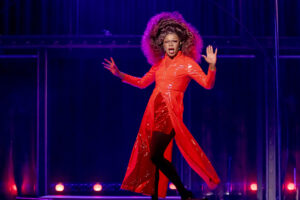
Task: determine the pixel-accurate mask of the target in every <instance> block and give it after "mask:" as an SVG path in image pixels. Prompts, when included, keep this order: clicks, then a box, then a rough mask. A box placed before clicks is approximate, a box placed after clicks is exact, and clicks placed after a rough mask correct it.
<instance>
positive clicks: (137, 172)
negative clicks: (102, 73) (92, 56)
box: [121, 51, 220, 197]
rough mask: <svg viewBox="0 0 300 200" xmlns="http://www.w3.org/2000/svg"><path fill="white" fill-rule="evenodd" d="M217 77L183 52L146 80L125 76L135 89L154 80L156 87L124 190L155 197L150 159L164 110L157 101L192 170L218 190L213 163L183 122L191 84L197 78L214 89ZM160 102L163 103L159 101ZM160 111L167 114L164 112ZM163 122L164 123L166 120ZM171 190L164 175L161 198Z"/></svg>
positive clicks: (157, 67)
mask: <svg viewBox="0 0 300 200" xmlns="http://www.w3.org/2000/svg"><path fill="white" fill-rule="evenodd" d="M215 74H216V71H212V70H210V69H209V70H208V73H207V75H206V74H205V73H204V72H203V71H202V69H201V67H200V66H199V65H198V64H197V63H196V62H195V61H194V60H193V59H192V58H190V57H187V56H185V55H183V54H182V53H181V52H180V51H179V52H178V54H177V56H176V57H175V58H173V59H171V58H169V56H167V55H166V56H165V57H164V58H163V59H162V60H161V61H160V62H159V63H157V64H156V65H153V66H152V67H151V69H150V70H149V71H148V72H147V73H146V74H145V75H144V76H143V77H142V78H138V77H134V76H130V75H128V74H125V76H124V78H123V82H125V83H128V84H131V85H133V86H136V87H139V88H145V87H147V86H149V85H150V84H151V83H153V82H154V81H155V83H156V85H155V88H154V90H153V92H152V95H151V97H150V99H149V102H148V105H147V107H146V110H145V113H144V116H143V119H142V122H141V125H140V129H139V132H138V135H137V138H136V141H135V144H134V147H133V150H132V153H131V156H130V160H129V164H128V168H127V171H126V174H125V178H124V180H123V183H122V186H121V189H124V190H130V191H133V192H137V193H143V194H146V195H153V194H154V189H155V187H154V181H155V169H156V167H155V165H154V164H153V163H152V161H151V160H150V152H149V150H150V141H151V137H152V132H153V131H154V129H155V126H156V125H157V122H155V119H154V115H155V113H156V112H157V111H156V110H155V109H156V108H157V107H158V108H159V107H160V106H157V105H155V104H156V103H157V102H160V103H162V105H166V107H167V109H166V110H167V115H160V116H166V117H167V118H166V119H168V120H169V121H171V123H170V126H172V127H171V128H173V129H174V130H175V141H176V144H177V146H178V148H179V150H180V152H181V153H182V155H183V157H184V158H185V160H186V161H187V163H188V164H189V165H190V167H191V168H192V169H193V170H194V171H195V172H196V173H197V174H198V175H199V176H200V177H201V178H202V179H203V180H204V181H205V182H206V183H207V185H208V187H210V188H215V187H216V185H217V184H219V183H220V179H219V177H218V175H217V173H216V172H215V170H214V168H213V166H212V165H211V163H210V161H209V160H208V158H207V157H206V155H205V154H204V152H203V150H202V149H201V147H200V146H199V145H198V143H197V142H196V140H195V139H194V138H193V136H192V135H191V133H190V132H189V130H188V129H187V128H186V126H185V125H184V123H183V96H184V92H185V90H186V88H187V86H188V84H189V82H190V81H191V79H193V80H195V81H196V82H197V83H199V84H200V85H201V86H203V87H204V88H206V89H211V88H212V87H213V85H214V82H215ZM161 97H162V98H161ZM158 99H161V100H159V101H157V100H158ZM158 111H161V112H164V109H159V110H158ZM168 120H166V121H168ZM156 121H157V120H156ZM159 121H160V122H161V123H164V122H163V120H159ZM172 146H173V142H171V143H170V144H169V146H168V147H167V149H166V151H165V153H164V156H165V158H166V159H168V160H169V161H171V158H172ZM167 187H168V179H167V178H166V177H165V176H164V175H163V174H162V172H160V174H159V186H158V196H159V197H165V196H166V192H167Z"/></svg>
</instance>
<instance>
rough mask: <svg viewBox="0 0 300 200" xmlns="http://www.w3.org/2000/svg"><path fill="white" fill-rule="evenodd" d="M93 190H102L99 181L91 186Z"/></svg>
mask: <svg viewBox="0 0 300 200" xmlns="http://www.w3.org/2000/svg"><path fill="white" fill-rule="evenodd" d="M93 189H94V191H96V192H100V191H102V185H101V184H100V183H96V184H95V185H94V187H93Z"/></svg>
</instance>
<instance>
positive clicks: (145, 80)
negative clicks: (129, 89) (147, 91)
mask: <svg viewBox="0 0 300 200" xmlns="http://www.w3.org/2000/svg"><path fill="white" fill-rule="evenodd" d="M155 71H156V70H155V66H152V67H151V69H150V70H149V71H148V72H147V73H146V74H145V75H144V76H143V77H142V78H139V77H135V76H131V75H129V74H124V78H123V79H122V82H124V83H127V84H130V85H132V86H135V87H138V88H141V89H143V88H146V87H148V86H149V85H150V84H151V83H153V82H154V80H155Z"/></svg>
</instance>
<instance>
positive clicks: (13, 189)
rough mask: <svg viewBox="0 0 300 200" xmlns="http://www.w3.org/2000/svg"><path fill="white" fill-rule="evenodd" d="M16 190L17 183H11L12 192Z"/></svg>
mask: <svg viewBox="0 0 300 200" xmlns="http://www.w3.org/2000/svg"><path fill="white" fill-rule="evenodd" d="M17 191H18V188H17V185H16V184H13V185H12V192H13V193H16V192H17Z"/></svg>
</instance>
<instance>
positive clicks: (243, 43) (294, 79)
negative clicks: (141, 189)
mask: <svg viewBox="0 0 300 200" xmlns="http://www.w3.org/2000/svg"><path fill="white" fill-rule="evenodd" d="M273 8H274V2H273V1H271V0H266V1H258V0H254V1H243V0H225V1H224V0H223V1H221V0H219V1H217V0H214V1H210V0H189V1H181V0H176V1H171V0H168V1H167V0H166V1H158V0H153V1H150V0H149V1H139V0H125V1H121V0H110V1H108V0H107V1H105V0H102V1H100V0H85V1H83V0H65V1H60V0H52V1H50V0H43V1H37V0H24V1H21V0H2V1H1V2H0V42H1V43H0V55H1V56H2V57H0V134H1V136H0V137H1V138H0V144H1V148H0V183H1V185H0V186H1V188H2V190H3V191H6V190H7V187H6V184H7V183H16V185H17V188H18V192H19V195H26V194H42V193H49V194H51V193H54V192H53V190H52V189H51V184H55V183H57V182H64V183H94V182H101V183H121V181H122V179H123V176H124V174H125V170H126V167H127V163H128V160H129V156H130V152H131V149H132V146H133V143H134V140H135V137H136V134H137V132H138V129H139V124H140V122H141V119H142V115H143V112H144V109H145V107H146V104H147V100H148V98H149V97H150V94H151V92H152V89H153V85H151V86H150V87H149V88H147V89H145V90H139V89H137V88H134V87H131V86H129V85H126V84H122V83H121V81H120V80H119V79H118V78H116V77H113V76H112V75H111V74H110V73H109V72H108V71H106V70H105V69H104V68H103V67H102V64H101V63H102V61H103V59H104V58H109V57H110V56H113V57H114V59H115V61H116V63H117V65H118V67H119V68H120V70H121V71H124V72H126V73H128V74H131V75H135V76H142V75H143V74H144V73H146V72H147V70H148V69H149V68H150V66H149V64H147V62H146V58H145V57H144V56H143V54H142V52H141V50H140V48H139V41H140V37H141V35H142V34H143V31H144V29H145V27H146V24H147V22H148V20H149V19H150V18H151V17H152V16H153V15H155V14H157V13H159V12H162V11H179V12H180V13H181V14H182V15H183V17H184V18H185V19H186V21H188V22H190V23H191V24H192V25H194V26H195V27H196V28H197V29H198V30H199V33H200V34H201V35H202V36H203V40H204V46H206V45H208V44H213V45H214V47H218V48H219V51H218V54H219V58H218V64H217V70H218V72H217V77H216V84H215V87H214V88H213V89H212V90H204V89H203V88H201V86H199V85H197V84H196V82H193V81H192V82H191V84H190V86H189V88H188V90H187V92H186V94H185V99H184V104H185V113H184V121H185V123H186V124H187V126H188V128H189V129H190V130H191V133H192V134H193V135H194V137H195V138H196V139H197V141H198V142H199V144H200V146H201V147H202V148H203V149H204V151H205V152H206V153H207V155H208V157H209V158H210V160H211V162H212V164H213V165H214V167H215V169H216V171H217V172H218V174H219V175H220V178H221V180H222V184H221V186H220V188H218V190H219V191H221V192H224V191H227V190H228V187H227V186H228V184H232V185H233V186H234V187H233V190H236V191H243V192H245V190H244V189H243V188H244V186H245V187H248V186H247V185H248V184H249V183H251V182H256V181H258V179H259V180H261V181H262V182H263V184H264V181H265V179H264V178H265V173H264V170H265V153H266V152H265V150H264V149H265V143H266V140H265V129H266V118H265V112H266V109H268V105H267V104H266V101H265V95H266V91H265V84H266V82H265V81H266V78H268V70H267V69H268V68H272V67H274V65H275V64H274V63H275V62H274V61H275V60H274V46H275V42H274V29H275V28H274V9H273ZM299 10H300V1H297V0H290V1H283V0H282V1H279V33H280V38H281V41H282V43H281V44H283V45H282V46H280V47H283V48H281V49H280V55H281V57H280V62H279V63H280V68H279V102H280V120H281V127H280V128H281V131H282V140H281V142H282V159H281V163H282V169H281V171H282V180H283V182H284V181H288V180H290V181H292V180H293V176H294V175H293V173H294V169H296V174H297V180H300V177H299V173H300V172H299V168H300V164H299V162H300V161H299V157H300V155H299V142H300V141H299V132H300V124H299V123H300V110H299V109H300V108H299V106H300V105H299V102H300V95H299V91H300V90H299V89H300V88H299V87H300V80H299V77H298V76H299V72H300V68H299V64H300V63H299V62H300V60H299V58H300V51H299V50H300V48H299V46H297V45H296V44H298V43H299V38H300V17H299V16H298V13H297V12H298V11H299ZM91 38H94V39H95V38H96V39H95V40H91ZM99 38H100V39H101V40H102V41H106V40H108V41H109V42H111V43H109V45H107V46H97V45H99V42H98V40H100V39H99ZM75 40H76V42H78V44H79V46H77V47H76V46H72V43H70V41H75ZM120 40H122V41H123V40H125V41H133V42H132V43H130V42H127V43H126V45H127V47H128V48H126V45H125V46H115V45H114V44H115V42H116V43H117V44H118V42H119V41H120ZM28 41H29V43H28ZM65 41H66V42H65ZM64 42H65V43H64ZM70 44H71V45H70ZM94 44H95V45H94ZM93 45H94V46H93ZM9 55H14V56H13V57H9ZM20 55H21V56H22V55H23V56H24V55H25V56H27V57H21V56H20ZM30 55H34V56H32V57H30ZM240 55H248V56H245V57H242V56H240ZM288 56H290V57H288ZM38 66H39V67H38ZM201 66H202V68H203V69H204V70H205V71H206V70H207V64H206V63H205V62H204V61H203V62H202V63H201ZM45 74H47V76H46V75H45ZM270 76H272V74H271V75H270ZM38 81H39V82H38ZM45 113H46V115H45ZM45 147H46V153H45V152H44V150H45ZM45 163H46V164H45ZM174 164H175V165H176V167H177V170H178V172H179V173H180V175H181V176H182V178H183V181H184V183H185V184H186V185H188V187H191V189H192V190H195V191H200V190H203V189H202V184H203V182H202V180H201V179H200V178H199V177H198V176H197V175H196V174H194V172H191V170H190V168H189V167H188V166H187V165H186V163H185V162H184V161H183V160H182V158H181V155H180V154H179V153H178V151H177V149H176V148H175V153H174ZM45 181H46V186H45V187H44V188H46V189H48V191H46V189H41V188H40V187H41V186H40V185H42V184H43V182H45ZM204 190H205V189H204Z"/></svg>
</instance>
